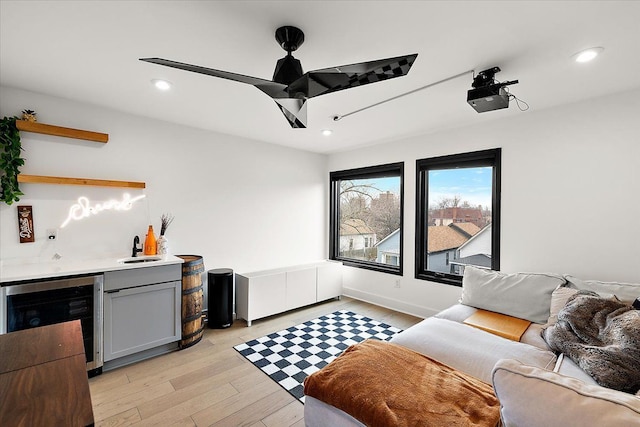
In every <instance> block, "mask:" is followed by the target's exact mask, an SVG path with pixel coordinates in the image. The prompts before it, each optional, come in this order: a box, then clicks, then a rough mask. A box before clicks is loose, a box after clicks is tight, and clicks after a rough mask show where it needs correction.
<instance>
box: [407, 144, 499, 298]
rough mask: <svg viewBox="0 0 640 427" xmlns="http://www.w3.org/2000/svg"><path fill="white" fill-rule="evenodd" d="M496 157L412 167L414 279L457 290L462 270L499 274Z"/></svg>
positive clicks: (489, 153)
mask: <svg viewBox="0 0 640 427" xmlns="http://www.w3.org/2000/svg"><path fill="white" fill-rule="evenodd" d="M500 157H501V149H500V148H496V149H492V150H484V151H477V152H473V153H464V154H455V155H450V156H442V157H434V158H430V159H421V160H418V161H417V162H416V178H417V182H416V192H417V194H416V278H418V279H425V280H431V281H434V282H441V283H447V284H450V285H457V286H461V285H462V275H463V274H464V268H465V267H466V266H467V265H473V266H476V267H480V268H486V269H492V270H499V269H500Z"/></svg>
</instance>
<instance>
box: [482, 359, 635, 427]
mask: <svg viewBox="0 0 640 427" xmlns="http://www.w3.org/2000/svg"><path fill="white" fill-rule="evenodd" d="M492 382H493V388H494V390H495V392H496V396H498V399H499V400H500V406H501V416H502V422H503V423H504V426H505V427H513V426H517V427H539V426H545V427H555V426H558V427H560V426H562V427H564V426H627V427H631V426H640V398H638V397H636V396H634V395H632V394H628V393H623V392H620V391H616V390H612V389H608V388H605V387H600V386H597V385H592V384H585V383H584V382H582V381H580V380H578V379H575V378H571V377H566V376H564V375H560V374H557V373H555V372H552V371H547V370H544V369H540V368H536V367H533V366H526V365H523V364H522V363H520V362H518V361H516V360H500V361H499V362H498V363H497V364H496V367H495V369H494V371H493V378H492Z"/></svg>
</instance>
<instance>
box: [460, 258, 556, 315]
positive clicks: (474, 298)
mask: <svg viewBox="0 0 640 427" xmlns="http://www.w3.org/2000/svg"><path fill="white" fill-rule="evenodd" d="M565 283H566V282H565V280H564V278H563V277H562V276H560V275H558V274H553V273H512V274H507V273H502V272H499V271H491V270H483V269H480V268H475V267H465V269H464V275H463V277H462V298H461V300H460V302H461V303H462V304H465V305H470V306H472V307H476V308H481V309H484V310H489V311H495V312H496V313H502V314H506V315H508V316H513V317H519V318H521V319H526V320H529V321H531V322H534V323H541V324H544V323H546V322H547V320H548V319H549V308H550V307H551V294H552V293H553V291H554V289H556V288H557V287H558V286H560V285H563V284H565Z"/></svg>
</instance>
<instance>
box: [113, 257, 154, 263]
mask: <svg viewBox="0 0 640 427" xmlns="http://www.w3.org/2000/svg"><path fill="white" fill-rule="evenodd" d="M161 259H162V257H161V256H153V255H147V256H137V257H129V258H122V259H119V260H118V261H117V262H118V263H119V264H138V263H146V262H155V261H160V260H161Z"/></svg>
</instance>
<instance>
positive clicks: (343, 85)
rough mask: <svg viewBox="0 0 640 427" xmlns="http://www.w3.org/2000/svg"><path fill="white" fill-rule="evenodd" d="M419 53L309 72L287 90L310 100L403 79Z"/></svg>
mask: <svg viewBox="0 0 640 427" xmlns="http://www.w3.org/2000/svg"><path fill="white" fill-rule="evenodd" d="M417 56H418V54H417V53H414V54H412V55H404V56H397V57H394V58H386V59H379V60H375V61H367V62H361V63H358V64H350V65H341V66H338V67H331V68H323V69H320V70H314V71H309V72H307V73H305V74H304V75H303V76H302V77H300V78H299V79H298V80H296V81H295V82H293V83H291V84H290V85H289V87H288V88H287V91H288V92H289V94H292V93H304V94H306V96H307V97H308V98H313V97H314V96H320V95H324V94H327V93H331V92H336V91H339V90H344V89H349V88H352V87H357V86H362V85H366V84H369V83H376V82H379V81H382V80H389V79H392V78H395V77H401V76H404V75H406V74H407V73H409V70H410V69H411V66H412V65H413V63H414V62H415V60H416V58H417Z"/></svg>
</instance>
